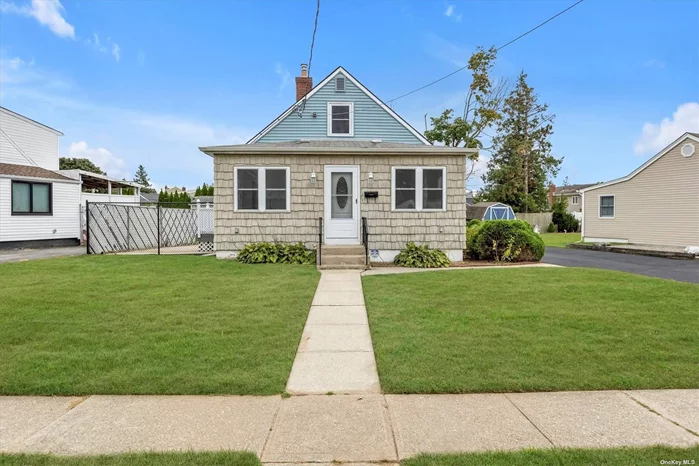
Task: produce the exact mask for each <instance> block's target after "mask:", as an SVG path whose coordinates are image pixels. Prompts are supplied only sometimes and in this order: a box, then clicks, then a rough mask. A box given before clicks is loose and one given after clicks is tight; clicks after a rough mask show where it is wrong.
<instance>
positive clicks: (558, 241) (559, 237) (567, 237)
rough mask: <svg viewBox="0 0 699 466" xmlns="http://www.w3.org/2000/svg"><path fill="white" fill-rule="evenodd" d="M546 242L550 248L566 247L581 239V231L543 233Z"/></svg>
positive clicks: (542, 236) (542, 237)
mask: <svg viewBox="0 0 699 466" xmlns="http://www.w3.org/2000/svg"><path fill="white" fill-rule="evenodd" d="M541 239H543V240H544V244H545V245H546V246H547V247H550V248H564V247H566V246H567V245H569V244H570V243H576V242H578V241H580V239H581V237H580V233H541Z"/></svg>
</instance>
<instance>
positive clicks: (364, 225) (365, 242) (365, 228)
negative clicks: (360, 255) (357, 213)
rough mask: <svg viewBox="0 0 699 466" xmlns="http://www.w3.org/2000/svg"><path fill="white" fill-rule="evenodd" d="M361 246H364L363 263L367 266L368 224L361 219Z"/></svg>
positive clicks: (364, 219) (363, 218)
mask: <svg viewBox="0 0 699 466" xmlns="http://www.w3.org/2000/svg"><path fill="white" fill-rule="evenodd" d="M362 244H363V245H364V263H365V265H369V223H368V222H367V219H366V217H362Z"/></svg>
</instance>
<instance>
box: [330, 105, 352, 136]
mask: <svg viewBox="0 0 699 466" xmlns="http://www.w3.org/2000/svg"><path fill="white" fill-rule="evenodd" d="M328 136H354V104H353V103H352V102H329V103H328Z"/></svg>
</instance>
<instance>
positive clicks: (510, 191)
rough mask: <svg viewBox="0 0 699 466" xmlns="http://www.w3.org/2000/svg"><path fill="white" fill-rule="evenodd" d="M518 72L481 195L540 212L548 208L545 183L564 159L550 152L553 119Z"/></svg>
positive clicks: (515, 207)
mask: <svg viewBox="0 0 699 466" xmlns="http://www.w3.org/2000/svg"><path fill="white" fill-rule="evenodd" d="M538 100H539V96H538V95H537V94H535V93H534V89H533V88H532V87H531V86H529V84H527V75H526V74H525V73H524V72H522V73H520V75H519V77H518V79H517V84H516V86H515V88H514V89H513V90H512V92H510V94H509V96H508V97H507V98H506V99H505V102H504V106H503V114H504V117H503V119H502V120H500V121H499V123H498V128H497V133H496V135H495V137H494V138H493V151H492V158H491V159H490V161H489V162H488V171H487V173H486V174H485V175H484V176H483V181H484V183H485V186H484V188H483V191H484V197H485V198H486V199H487V200H489V201H497V202H504V203H506V204H509V205H511V206H512V208H513V209H515V211H517V212H530V211H531V212H541V211H544V210H546V209H547V208H548V188H547V186H548V183H547V181H548V180H549V179H550V178H553V177H555V176H556V175H557V174H558V170H559V168H560V165H561V163H562V162H563V159H562V158H561V159H557V158H555V157H553V156H552V155H551V142H550V141H549V138H550V137H551V135H552V134H553V120H554V117H555V115H553V114H547V113H546V112H547V110H548V105H546V104H540V103H539V101H538Z"/></svg>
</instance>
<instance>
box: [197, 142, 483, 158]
mask: <svg viewBox="0 0 699 466" xmlns="http://www.w3.org/2000/svg"><path fill="white" fill-rule="evenodd" d="M199 150H200V151H202V152H203V153H205V154H207V155H209V156H211V157H213V156H216V155H236V154H256V155H304V154H311V155H318V154H326V153H327V154H381V155H404V154H423V155H445V154H451V155H469V154H477V153H478V149H471V148H466V147H445V146H427V145H422V144H415V147H264V146H259V145H254V144H242V145H237V146H209V147H200V148H199Z"/></svg>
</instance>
